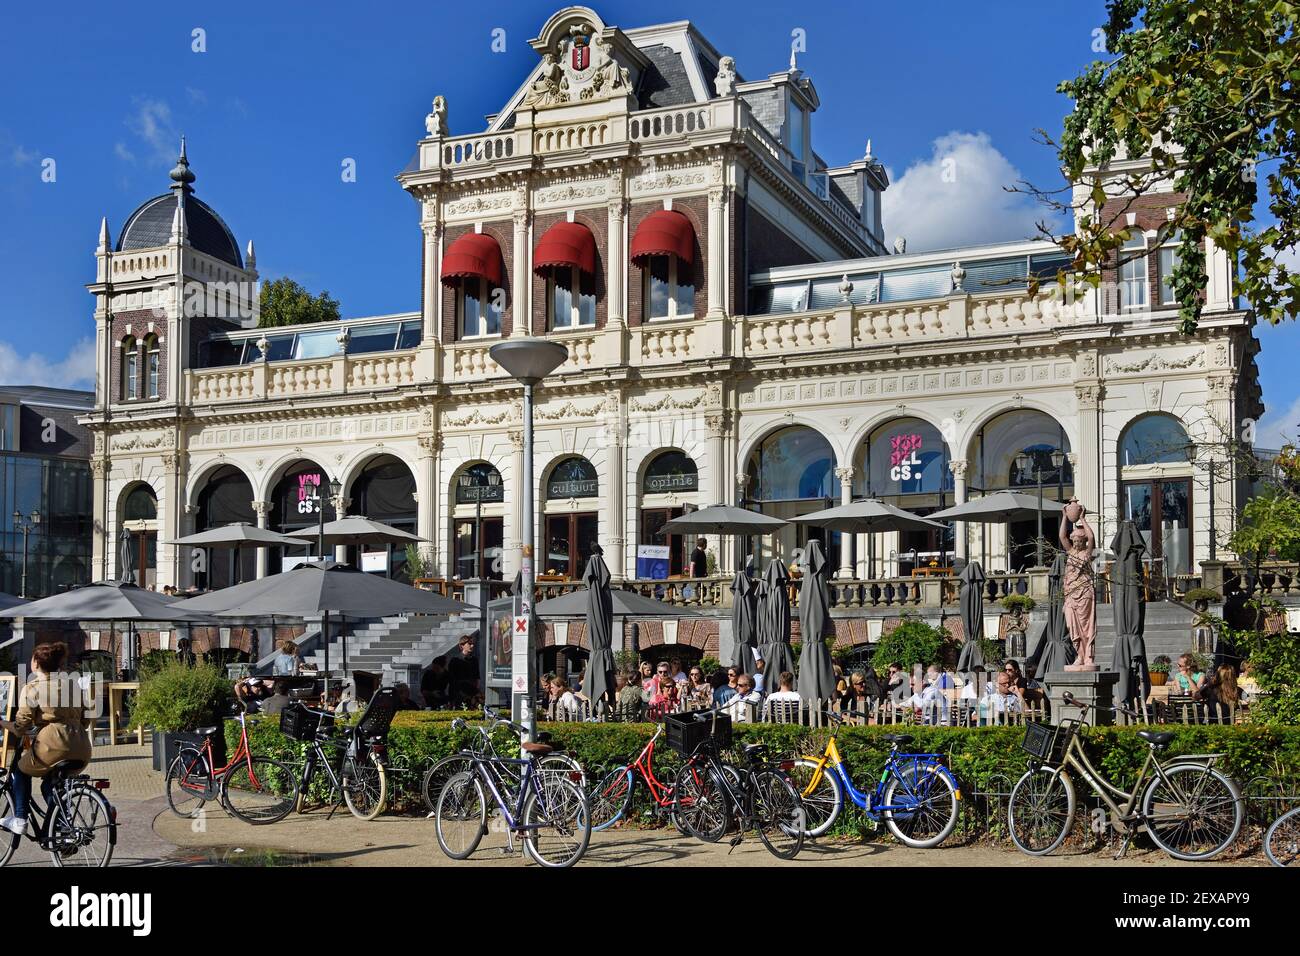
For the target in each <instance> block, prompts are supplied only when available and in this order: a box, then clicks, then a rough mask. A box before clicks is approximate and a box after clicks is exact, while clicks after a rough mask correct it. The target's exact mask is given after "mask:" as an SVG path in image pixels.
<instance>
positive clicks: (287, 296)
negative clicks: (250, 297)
mask: <svg viewBox="0 0 1300 956" xmlns="http://www.w3.org/2000/svg"><path fill="white" fill-rule="evenodd" d="M258 308H259V310H260V311H259V314H258V320H257V324H258V326H259V327H260V328H272V327H275V326H281V325H310V324H312V323H315V322H337V321H338V320H339V302H338V299H335V298H333V297H331V296H330V294H329V293H328V292H321V293H320V294H319V295H315V296H313V295H312V294H311V293H310V292H308V291H307V290H306V289H304V288H303V287H302V286H301V285H299V284H298V283H297V282H295V281H294V280H293V279H290V278H289V277H288V276H281V277H280V278H278V279H272V280H271V281H270V282H264V283H262V292H261V296H260V297H259V300H258Z"/></svg>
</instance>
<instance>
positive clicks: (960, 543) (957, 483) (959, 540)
mask: <svg viewBox="0 0 1300 956" xmlns="http://www.w3.org/2000/svg"><path fill="white" fill-rule="evenodd" d="M968 464H969V462H967V461H966V459H965V458H954V459H953V460H952V461H950V462H948V470H949V471H951V472H952V482H953V492H952V493H953V504H958V505H964V504H965V503H966V467H967V465H968ZM969 530H970V524H969V522H966V521H959V522H957V534H956V535H955V536H954V545H955V553H956V556H957V557H958V558H960V559H962V560H963V561H964V560H966V550H967V544H968V542H967V540H966V536H967V534H968V533H969Z"/></svg>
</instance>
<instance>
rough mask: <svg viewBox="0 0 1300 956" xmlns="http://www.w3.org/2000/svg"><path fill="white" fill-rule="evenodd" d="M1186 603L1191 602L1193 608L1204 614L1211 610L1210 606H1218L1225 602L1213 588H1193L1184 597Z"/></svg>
mask: <svg viewBox="0 0 1300 956" xmlns="http://www.w3.org/2000/svg"><path fill="white" fill-rule="evenodd" d="M1183 600H1184V601H1191V602H1192V607H1194V608H1196V610H1197V611H1198V612H1199V613H1201V614H1204V613H1205V612H1206V611H1207V610H1209V608H1210V604H1212V603H1213V604H1217V603H1218V602H1219V601H1221V600H1223V598H1222V596H1221V595H1220V594H1219V592H1218V591H1216V590H1214V589H1213V588H1191V589H1190V590H1188V592H1187V593H1186V594H1184V595H1183Z"/></svg>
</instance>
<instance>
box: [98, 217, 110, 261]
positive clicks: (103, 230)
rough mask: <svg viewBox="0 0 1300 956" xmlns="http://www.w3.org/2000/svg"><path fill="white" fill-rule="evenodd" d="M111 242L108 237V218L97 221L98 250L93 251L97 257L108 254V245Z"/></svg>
mask: <svg viewBox="0 0 1300 956" xmlns="http://www.w3.org/2000/svg"><path fill="white" fill-rule="evenodd" d="M110 242H112V240H111V239H110V238H109V237H108V217H107V216H105V217H104V218H102V219H100V220H99V248H97V249H96V250H95V252H96V254H97V255H101V256H102V255H104V253H106V252H108V249H109V243H110Z"/></svg>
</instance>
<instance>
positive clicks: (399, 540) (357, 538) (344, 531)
mask: <svg viewBox="0 0 1300 956" xmlns="http://www.w3.org/2000/svg"><path fill="white" fill-rule="evenodd" d="M324 534H325V544H326V546H329V545H358V544H400V545H407V544H412V543H413V542H417V541H425V540H427V539H425V538H421V537H419V536H418V535H414V534H411V533H410V532H409V531H403V530H402V529H400V528H394V527H393V526H392V525H390V524H384V523H383V522H382V521H372V520H371V519H369V518H362V517H358V516H357V515H350V516H347V517H343V518H339V519H338V520H337V521H327V522H325V532H324ZM320 536H321V532H320V529H318V528H303V529H302V530H300V531H294V532H293V533H292V534H291V535H290V537H293V538H305V539H307V542H308V543H311V542H312V541H316V540H317V539H318V538H319V537H320Z"/></svg>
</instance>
